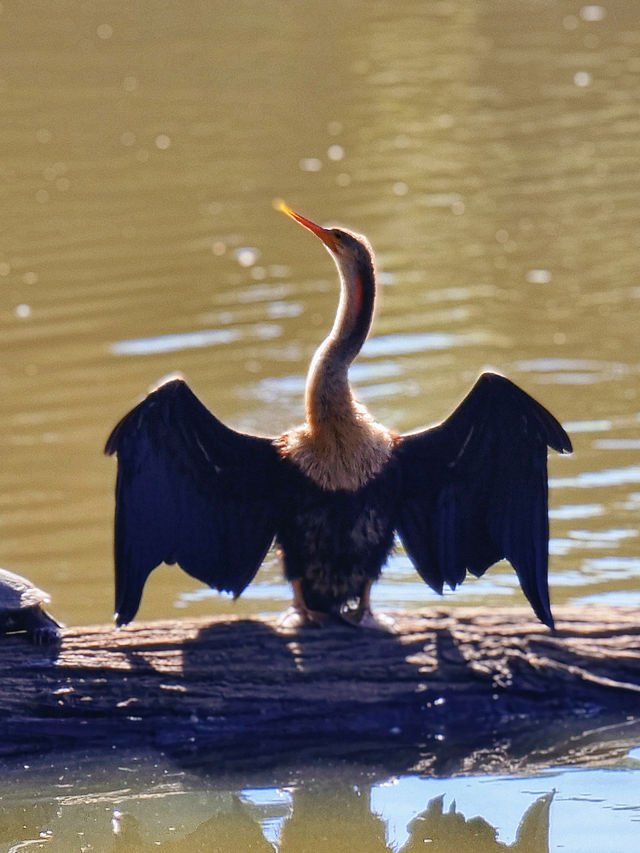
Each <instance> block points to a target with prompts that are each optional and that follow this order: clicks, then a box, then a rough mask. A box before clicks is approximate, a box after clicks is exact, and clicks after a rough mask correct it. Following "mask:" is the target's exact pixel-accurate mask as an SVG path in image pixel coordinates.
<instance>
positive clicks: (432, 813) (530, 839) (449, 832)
mask: <svg viewBox="0 0 640 853" xmlns="http://www.w3.org/2000/svg"><path fill="white" fill-rule="evenodd" d="M552 799H553V794H552V793H549V794H546V795H545V796H543V797H540V798H539V799H538V800H536V801H535V802H534V803H533V805H531V806H530V807H529V808H528V809H527V811H526V812H525V814H524V815H523V817H522V820H521V821H520V824H519V826H518V830H517V833H516V840H515V841H514V843H513V844H502V843H501V842H500V841H498V840H497V838H498V833H497V831H496V830H495V829H494V827H492V826H491V824H489V823H488V822H487V821H486V820H484V818H482V817H472V818H465V816H464V815H463V814H462V813H461V812H459V811H457V810H456V804H455V802H453V803H452V804H451V806H450V807H449V810H448V811H447V812H444V811H443V801H444V796H441V797H435V798H434V799H433V800H430V802H429V804H428V806H427V809H426V811H424V812H423V813H422V814H420V815H418V817H416V818H414V819H413V820H412V821H411V823H410V824H409V827H408V829H409V833H410V835H411V838H410V840H409V841H408V842H407V844H405V845H404V846H403V847H402V848H401V850H400V853H418V851H424V850H425V848H427V849H429V850H430V851H435V853H501V851H502V853H504V851H507V850H511V851H513V853H548V851H549V807H550V806H551V800H552ZM427 845H428V847H427Z"/></svg>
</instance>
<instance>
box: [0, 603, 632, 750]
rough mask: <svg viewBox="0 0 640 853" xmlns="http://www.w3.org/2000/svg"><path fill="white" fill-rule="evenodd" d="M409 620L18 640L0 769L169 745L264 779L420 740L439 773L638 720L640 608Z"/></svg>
mask: <svg viewBox="0 0 640 853" xmlns="http://www.w3.org/2000/svg"><path fill="white" fill-rule="evenodd" d="M394 616H395V618H396V620H397V622H398V626H399V629H400V633H399V634H397V635H385V634H377V633H374V632H371V631H368V630H356V629H354V628H351V627H350V626H346V625H340V624H336V625H331V626H328V627H325V628H322V629H306V630H304V631H301V632H299V633H297V634H286V633H283V632H281V631H279V630H278V629H277V627H276V622H275V619H273V618H262V619H260V618H253V619H245V618H236V617H228V618H215V619H208V620H205V619H199V620H193V619H192V620H185V621H164V622H149V623H142V622H138V623H134V624H133V625H131V626H128V627H127V628H125V629H123V630H121V631H115V630H114V629H113V628H112V627H111V626H105V625H96V626H89V627H80V628H69V629H65V630H64V631H63V639H62V643H61V645H60V646H59V647H58V648H54V649H47V648H42V647H34V646H32V645H30V644H29V643H28V642H27V641H26V640H25V639H23V638H20V637H18V636H15V637H4V638H2V639H1V640H0V642H1V643H2V653H1V654H0V756H2V757H4V758H7V757H8V756H25V755H33V754H35V753H42V752H47V751H51V750H60V749H65V750H68V749H83V750H86V749H93V748H102V749H104V748H112V747H118V748H123V747H128V748H133V749H135V748H142V747H154V748H157V749H160V750H163V751H164V752H166V753H169V754H170V755H175V756H179V757H180V758H181V759H182V760H188V759H189V756H190V755H192V756H193V757H194V758H195V757H202V756H203V755H204V754H206V753H207V752H210V753H211V754H212V755H216V756H217V760H218V762H219V763H220V762H235V763H236V764H237V763H238V762H243V761H244V762H246V763H247V764H248V765H251V766H255V765H256V764H257V763H260V762H265V761H269V760H273V759H274V757H277V756H282V755H283V753H285V754H286V753H288V754H293V753H296V754H300V753H301V751H302V753H304V751H305V750H310V751H311V752H317V751H319V750H321V749H322V746H323V745H331V747H332V749H337V748H342V749H343V750H344V751H345V752H347V753H348V752H354V751H355V752H359V753H360V754H365V753H367V751H375V750H376V749H377V748H383V747H384V748H386V747H388V746H389V745H392V744H398V745H400V744H404V745H407V744H409V743H411V744H414V745H416V744H417V745H419V746H420V749H421V754H422V755H423V757H424V755H426V754H427V753H428V754H429V755H435V756H436V759H434V760H436V761H437V760H438V759H437V755H438V751H439V748H440V746H442V749H441V750H440V752H441V755H445V754H446V755H447V756H449V758H450V757H451V756H452V755H454V754H455V755H458V756H463V755H464V754H467V753H469V751H472V750H476V751H477V750H478V749H482V748H483V747H484V746H486V744H487V743H488V742H489V741H491V742H492V743H494V744H495V743H496V742H497V741H499V740H500V739H502V740H504V739H505V738H509V739H510V743H511V746H513V743H514V740H513V739H514V738H515V737H516V736H517V737H518V738H519V743H520V746H519V747H518V748H519V749H520V750H521V751H522V752H523V754H529V753H530V752H531V749H533V748H534V747H535V749H536V750H538V751H540V749H542V748H543V743H544V742H545V738H549V737H551V739H552V740H553V738H554V737H556V738H557V736H558V734H559V733H560V732H565V740H568V739H569V738H570V736H571V735H570V734H569V732H570V730H571V725H572V724H573V723H575V721H576V719H578V720H580V719H581V720H588V722H587V723H586V726H587V727H591V728H593V726H594V723H593V718H594V717H597V716H598V715H605V714H607V715H609V716H608V717H607V719H611V720H613V721H614V722H616V723H617V724H623V723H625V721H627V722H630V721H633V720H635V718H636V716H640V608H633V607H620V608H611V607H588V608H569V607H557V608H555V617H556V624H557V629H556V632H555V633H552V632H550V631H549V630H548V629H547V628H545V627H544V626H543V625H541V624H540V623H538V622H537V621H535V620H534V619H533V618H532V616H531V615H530V613H529V611H527V610H525V609H524V608H522V609H521V608H513V609H502V608H501V609H488V608H483V609H480V608H474V609H471V608H452V609H445V608H439V609H433V610H424V611H419V612H411V613H395V614H394ZM583 728H584V726H583ZM545 733H546V734H545ZM528 743H530V746H527V744H528ZM445 746H446V749H445V748H444V747H445Z"/></svg>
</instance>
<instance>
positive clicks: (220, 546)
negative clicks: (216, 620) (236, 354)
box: [105, 379, 278, 625]
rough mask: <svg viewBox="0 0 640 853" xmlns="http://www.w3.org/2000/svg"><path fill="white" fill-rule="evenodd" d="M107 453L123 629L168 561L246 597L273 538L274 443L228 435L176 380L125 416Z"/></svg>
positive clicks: (231, 432)
mask: <svg viewBox="0 0 640 853" xmlns="http://www.w3.org/2000/svg"><path fill="white" fill-rule="evenodd" d="M105 452H106V453H108V454H113V453H117V455H118V477H117V482H116V510H115V542H114V551H115V570H116V619H117V623H118V624H119V625H124V624H126V623H127V622H130V621H131V619H133V617H134V616H135V614H136V612H137V610H138V607H139V605H140V598H141V596H142V589H143V587H144V584H145V581H146V580H147V577H148V576H149V574H150V572H151V571H152V570H153V569H154V568H155V567H156V566H158V565H159V564H160V563H162V562H166V563H178V564H179V565H180V566H181V567H182V568H183V569H184V570H185V571H186V572H188V574H190V575H193V577H195V578H198V580H201V581H203V582H204V583H207V584H209V585H210V586H212V587H215V588H216V589H219V590H225V591H228V592H232V593H233V594H234V595H236V596H237V595H240V593H241V592H242V590H243V589H244V588H245V587H246V586H247V584H249V583H250V582H251V580H252V579H253V577H254V576H255V574H256V572H257V571H258V568H259V567H260V564H261V562H262V560H263V558H264V556H265V554H266V552H267V550H268V548H269V545H270V544H271V541H272V539H273V536H274V533H275V520H274V519H275V511H276V505H277V498H276V495H275V494H274V489H276V480H277V469H278V461H277V451H276V450H275V448H274V446H273V444H272V443H271V441H270V440H269V439H267V438H259V437H256V436H249V435H243V434H241V433H238V432H235V431H234V430H232V429H229V428H228V427H226V426H225V425H224V424H222V423H221V422H220V421H219V420H217V418H215V417H214V416H213V415H212V414H211V413H210V412H209V411H208V410H207V409H206V408H205V407H204V406H203V405H202V403H200V401H199V400H198V398H197V397H196V396H195V395H194V394H193V392H192V391H191V390H190V389H189V386H188V385H187V384H186V382H184V381H183V380H181V379H173V380H171V381H168V382H166V383H165V384H163V385H161V386H160V387H159V388H157V389H156V390H154V391H152V392H151V393H150V394H149V395H148V396H147V397H146V399H144V400H143V401H142V402H141V403H140V404H139V405H138V406H136V407H135V408H134V409H132V411H131V412H129V414H128V415H125V417H124V418H123V419H122V420H121V421H120V423H119V424H118V425H117V426H116V427H115V429H114V430H113V432H112V433H111V435H110V437H109V439H108V441H107V445H106V447H105Z"/></svg>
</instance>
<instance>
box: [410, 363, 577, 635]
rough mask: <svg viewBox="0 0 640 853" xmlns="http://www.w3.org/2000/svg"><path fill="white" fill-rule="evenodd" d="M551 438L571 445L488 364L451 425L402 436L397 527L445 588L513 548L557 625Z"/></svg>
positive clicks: (427, 573) (560, 446)
mask: <svg viewBox="0 0 640 853" xmlns="http://www.w3.org/2000/svg"><path fill="white" fill-rule="evenodd" d="M547 446H549V447H552V448H553V449H554V450H557V451H558V452H559V453H566V452H571V442H570V440H569V437H568V436H567V434H566V433H565V431H564V430H563V428H562V427H561V426H560V424H559V423H558V422H557V421H556V419H555V418H554V417H553V415H551V414H550V412H548V411H547V410H546V409H545V408H544V407H543V406H541V405H540V404H539V403H537V402H536V401H535V400H534V399H533V398H532V397H530V396H529V395H528V394H526V393H525V392H524V391H522V390H521V389H520V388H518V387H517V386H516V385H514V384H513V383H512V382H510V381H509V380H508V379H505V378H504V377H503V376H499V375H497V374H495V373H483V374H482V375H481V376H480V378H479V379H478V381H477V382H476V384H475V385H474V387H473V388H472V389H471V391H470V393H469V394H468V395H467V397H466V398H465V399H464V400H463V401H462V403H461V404H460V405H459V406H458V408H457V409H456V410H455V411H454V412H453V414H452V415H451V416H450V417H449V418H447V420H446V421H444V422H443V423H442V424H440V425H438V426H436V427H432V428H431V429H427V430H424V431H423V432H419V433H415V434H412V435H406V436H403V437H402V439H401V441H400V443H399V445H398V449H397V453H398V457H399V460H400V464H401V469H402V473H403V483H404V493H403V500H402V505H401V507H400V516H399V517H400V521H399V523H398V525H397V529H398V533H399V535H400V538H401V539H402V541H403V543H404V546H405V548H406V550H407V553H408V554H409V556H410V558H411V560H412V561H413V563H414V565H415V567H416V569H417V570H418V572H419V573H420V575H421V576H422V577H423V578H424V580H425V581H426V582H427V583H428V584H429V585H430V586H431V587H432V588H433V589H435V590H437V591H439V592H442V588H443V585H444V584H445V583H447V584H448V585H449V586H450V587H451V588H452V589H453V588H455V587H456V586H457V585H458V584H459V583H462V581H463V580H464V578H465V575H466V572H467V570H468V571H470V572H472V573H473V574H474V575H476V576H478V577H479V576H480V575H482V574H483V573H484V572H485V571H486V570H487V569H488V568H489V566H491V565H492V564H493V563H495V562H497V561H498V560H500V559H502V558H503V557H506V559H507V560H509V562H510V563H511V564H512V566H513V567H514V569H515V571H516V573H517V575H518V578H519V580H520V584H521V586H522V589H523V591H524V594H525V595H526V596H527V598H528V599H529V601H530V602H531V605H532V607H533V609H534V611H535V613H536V615H537V616H538V617H539V618H540V619H541V620H542V622H544V623H545V624H547V625H549V626H552V625H553V618H552V615H551V609H550V606H549V591H548V583H547V567H548V566H547V564H548V549H549V520H548V505H547V497H548V484H547Z"/></svg>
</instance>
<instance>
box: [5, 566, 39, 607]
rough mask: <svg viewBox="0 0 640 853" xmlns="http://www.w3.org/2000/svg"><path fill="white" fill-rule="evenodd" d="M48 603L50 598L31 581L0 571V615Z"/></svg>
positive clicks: (12, 573) (6, 571)
mask: <svg viewBox="0 0 640 853" xmlns="http://www.w3.org/2000/svg"><path fill="white" fill-rule="evenodd" d="M49 601H51V597H50V596H49V595H48V594H47V593H46V592H44V590H42V589H39V588H38V587H37V586H34V584H32V583H31V581H28V580H27V579H26V578H23V577H22V576H21V575H16V574H15V572H10V571H8V569H0V613H7V612H10V611H12V610H23V609H24V608H26V607H38V606H40V605H41V604H46V603H47V602H49Z"/></svg>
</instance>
